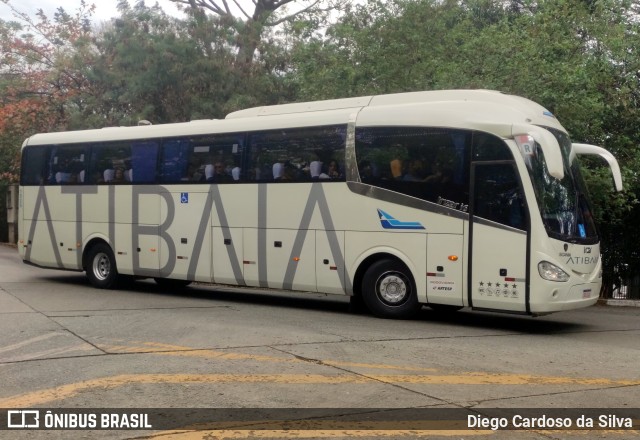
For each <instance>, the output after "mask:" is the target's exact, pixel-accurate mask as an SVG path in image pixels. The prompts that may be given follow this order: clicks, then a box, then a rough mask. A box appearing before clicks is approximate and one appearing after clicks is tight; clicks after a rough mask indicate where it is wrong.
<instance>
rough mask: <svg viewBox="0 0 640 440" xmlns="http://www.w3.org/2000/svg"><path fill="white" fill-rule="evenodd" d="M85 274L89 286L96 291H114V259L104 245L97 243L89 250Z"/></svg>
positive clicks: (116, 269) (116, 275) (115, 267)
mask: <svg viewBox="0 0 640 440" xmlns="http://www.w3.org/2000/svg"><path fill="white" fill-rule="evenodd" d="M86 272H87V277H88V278H89V281H90V282H91V284H92V285H93V286H94V287H97V288H98V289H115V288H116V287H117V286H118V268H117V266H116V258H115V257H114V255H113V251H112V250H111V248H110V247H109V246H108V245H107V244H106V243H98V244H96V245H94V246H93V247H92V248H91V249H90V250H89V253H88V254H87V265H86Z"/></svg>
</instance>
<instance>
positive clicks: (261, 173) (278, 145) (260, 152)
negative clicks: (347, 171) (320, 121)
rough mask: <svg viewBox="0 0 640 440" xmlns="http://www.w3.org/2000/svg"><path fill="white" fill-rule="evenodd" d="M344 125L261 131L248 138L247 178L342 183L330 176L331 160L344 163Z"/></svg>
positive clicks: (339, 178) (268, 180) (273, 180)
mask: <svg viewBox="0 0 640 440" xmlns="http://www.w3.org/2000/svg"><path fill="white" fill-rule="evenodd" d="M345 145H346V126H342V125H332V126H321V127H307V128H291V129H285V130H272V131H260V132H254V133H251V134H250V136H249V148H250V157H249V160H248V165H247V168H248V172H247V173H246V174H247V179H248V180H252V181H261V182H310V181H312V180H318V181H320V180H325V181H329V180H334V181H338V180H344V176H343V175H341V174H339V173H337V172H336V173H335V177H333V178H332V177H331V176H330V175H329V174H328V173H329V164H330V162H331V161H332V160H335V161H336V162H337V163H339V162H344V155H345Z"/></svg>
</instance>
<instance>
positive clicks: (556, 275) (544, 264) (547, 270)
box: [538, 261, 569, 282]
mask: <svg viewBox="0 0 640 440" xmlns="http://www.w3.org/2000/svg"><path fill="white" fill-rule="evenodd" d="M538 273H539V274H540V276H541V277H542V278H544V279H545V280H549V281H560V282H565V281H569V274H568V273H566V272H565V271H564V270H562V269H560V268H559V267H558V266H556V265H555V264H553V263H549V262H548V261H541V262H540V263H538Z"/></svg>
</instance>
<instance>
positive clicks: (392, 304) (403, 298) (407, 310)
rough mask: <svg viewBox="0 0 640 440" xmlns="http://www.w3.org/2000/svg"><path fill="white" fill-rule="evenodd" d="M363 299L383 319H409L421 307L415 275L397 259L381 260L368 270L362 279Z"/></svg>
mask: <svg viewBox="0 0 640 440" xmlns="http://www.w3.org/2000/svg"><path fill="white" fill-rule="evenodd" d="M362 298H363V299H364V302H365V304H366V305H367V308H368V309H369V310H370V311H371V313H373V314H374V315H375V316H378V317H380V318H399V319H406V318H411V317H412V316H414V315H415V314H416V313H417V312H418V310H420V303H418V297H417V295H416V287H415V282H414V281H413V277H412V276H411V273H410V272H409V269H407V267H406V266H405V265H404V264H402V263H401V262H399V261H396V260H391V259H384V260H379V261H376V262H375V263H373V264H372V265H371V266H370V267H369V268H368V269H367V271H366V272H365V274H364V277H363V279H362Z"/></svg>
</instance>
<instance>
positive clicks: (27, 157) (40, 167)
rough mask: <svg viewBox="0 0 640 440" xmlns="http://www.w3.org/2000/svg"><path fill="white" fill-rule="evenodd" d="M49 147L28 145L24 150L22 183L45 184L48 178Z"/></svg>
mask: <svg viewBox="0 0 640 440" xmlns="http://www.w3.org/2000/svg"><path fill="white" fill-rule="evenodd" d="M48 161H49V147H45V146H43V147H40V146H37V147H26V148H25V149H24V151H23V152H22V164H27V166H24V165H23V166H22V170H21V173H20V183H21V184H22V185H43V184H45V183H46V180H47V165H48Z"/></svg>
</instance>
